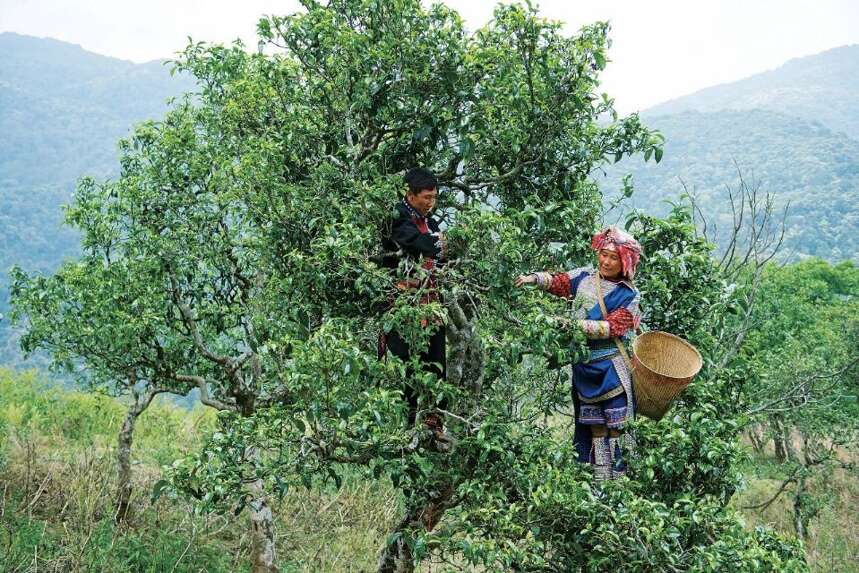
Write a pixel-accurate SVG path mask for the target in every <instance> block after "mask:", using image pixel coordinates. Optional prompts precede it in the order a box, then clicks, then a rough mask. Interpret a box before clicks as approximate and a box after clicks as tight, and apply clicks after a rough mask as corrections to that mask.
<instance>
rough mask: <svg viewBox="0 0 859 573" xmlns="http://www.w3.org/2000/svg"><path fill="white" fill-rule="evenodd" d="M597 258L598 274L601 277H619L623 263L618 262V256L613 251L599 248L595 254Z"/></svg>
mask: <svg viewBox="0 0 859 573" xmlns="http://www.w3.org/2000/svg"><path fill="white" fill-rule="evenodd" d="M597 260H598V262H599V267H600V274H601V275H602V276H603V278H607V279H617V278H620V275H621V273H622V272H623V265H622V264H621V262H620V257H619V256H617V253H616V252H615V251H610V250H608V249H600V250H599V253H598V254H597Z"/></svg>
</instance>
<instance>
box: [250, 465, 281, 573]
mask: <svg viewBox="0 0 859 573" xmlns="http://www.w3.org/2000/svg"><path fill="white" fill-rule="evenodd" d="M249 489H250V490H251V493H252V494H253V496H254V497H253V500H251V502H250V504H249V507H250V513H251V527H252V530H253V531H252V537H251V539H252V545H251V559H252V571H253V573H275V572H276V571H277V569H276V568H275V566H274V559H275V550H274V516H273V515H272V512H271V506H269V504H268V497H267V496H266V495H265V492H264V491H263V483H262V480H257V481H255V482H253V483H252V484H251V485H250V487H249Z"/></svg>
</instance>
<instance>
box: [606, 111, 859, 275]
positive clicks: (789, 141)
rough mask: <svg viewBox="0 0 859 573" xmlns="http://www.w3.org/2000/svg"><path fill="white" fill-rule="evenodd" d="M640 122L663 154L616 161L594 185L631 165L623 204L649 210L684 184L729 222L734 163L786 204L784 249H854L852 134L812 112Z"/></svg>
mask: <svg viewBox="0 0 859 573" xmlns="http://www.w3.org/2000/svg"><path fill="white" fill-rule="evenodd" d="M645 123H646V124H647V125H648V126H649V127H652V128H655V129H658V130H660V131H661V132H662V133H663V134H665V136H666V145H665V154H664V156H663V159H662V162H661V163H658V164H657V163H654V162H652V161H651V162H650V163H645V162H644V161H643V160H641V159H634V160H631V161H625V162H622V163H620V164H617V165H616V166H613V168H612V169H610V170H609V171H608V176H607V177H606V178H605V179H604V180H603V181H601V185H602V187H603V189H605V190H607V191H609V192H610V191H612V190H616V189H619V188H620V185H621V183H620V178H621V177H622V176H623V175H624V174H625V173H631V174H632V176H633V183H634V186H635V192H634V193H633V195H632V198H631V206H633V207H638V208H646V209H647V210H648V211H652V212H657V213H660V212H661V213H664V212H666V211H667V210H668V209H669V204H668V203H667V200H676V199H677V198H678V197H679V196H680V195H681V194H682V193H684V192H685V191H686V190H688V191H690V192H693V193H694V194H695V195H696V196H697V198H698V201H699V203H700V205H701V207H702V208H703V212H704V213H705V214H706V215H707V216H708V218H709V219H710V222H711V223H715V224H716V228H717V229H719V228H721V229H723V230H724V229H727V228H728V226H729V225H730V222H731V211H730V203H729V200H728V192H727V187H726V186H731V187H733V188H736V186H737V184H738V183H739V181H738V171H737V170H738V169H739V170H740V172H742V175H743V178H744V179H745V180H746V182H747V183H751V184H755V185H758V186H759V187H760V190H761V191H764V192H770V193H772V195H773V196H774V199H775V205H776V207H777V208H779V209H780V208H783V207H785V206H786V205H788V204H789V209H788V215H787V220H786V227H787V233H786V235H785V249H784V254H785V255H787V256H793V257H806V256H817V257H822V258H825V259H830V260H839V259H846V258H857V256H859V233H857V232H856V231H857V229H859V141H856V140H854V139H851V138H850V137H847V136H846V135H844V134H843V133H838V132H834V131H832V130H830V129H828V128H826V127H825V126H823V125H822V124H820V123H817V122H809V121H804V120H801V119H798V118H795V117H791V116H788V115H784V114H781V113H775V112H771V111H765V110H756V109H752V110H741V111H717V112H708V113H701V112H696V111H686V112H682V113H678V114H672V115H662V116H655V117H647V119H646V122H645ZM684 184H685V188H684ZM722 238H724V236H722Z"/></svg>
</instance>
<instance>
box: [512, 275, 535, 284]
mask: <svg viewBox="0 0 859 573" xmlns="http://www.w3.org/2000/svg"><path fill="white" fill-rule="evenodd" d="M535 282H537V277H536V276H535V275H519V276H518V277H516V280H514V281H513V286H516V287H522V286H525V285H527V284H533V283H535Z"/></svg>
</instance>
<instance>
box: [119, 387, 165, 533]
mask: <svg viewBox="0 0 859 573" xmlns="http://www.w3.org/2000/svg"><path fill="white" fill-rule="evenodd" d="M135 383H136V381H135V380H134V379H133V377H132V380H131V381H130V384H129V385H130V386H131V388H132V396H133V398H134V401H133V402H132V403H131V405H130V406H129V407H128V411H127V412H126V414H125V420H123V422H122V427H121V428H120V429H119V436H118V438H117V449H116V466H117V480H116V481H117V483H116V505H115V508H114V521H115V522H116V523H122V522H124V521H125V520H126V519H127V518H128V514H129V512H130V510H131V492H132V481H131V478H132V476H131V446H132V443H133V441H134V425H135V423H136V422H137V418H138V417H139V416H140V414H142V413H143V412H144V410H146V408H148V407H149V404H150V403H152V399H153V398H154V397H155V396H156V395H157V394H160V393H162V392H165V391H166V390H164V389H163V388H152V389H150V390H148V391H147V392H146V393H145V394H143V395H142V396H141V395H140V394H139V393H138V392H137V390H135V389H134V386H135Z"/></svg>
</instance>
